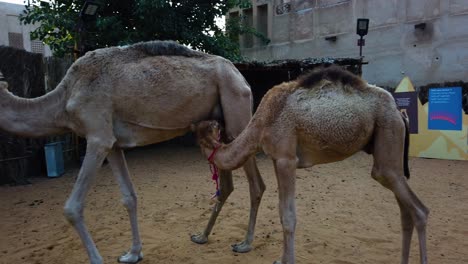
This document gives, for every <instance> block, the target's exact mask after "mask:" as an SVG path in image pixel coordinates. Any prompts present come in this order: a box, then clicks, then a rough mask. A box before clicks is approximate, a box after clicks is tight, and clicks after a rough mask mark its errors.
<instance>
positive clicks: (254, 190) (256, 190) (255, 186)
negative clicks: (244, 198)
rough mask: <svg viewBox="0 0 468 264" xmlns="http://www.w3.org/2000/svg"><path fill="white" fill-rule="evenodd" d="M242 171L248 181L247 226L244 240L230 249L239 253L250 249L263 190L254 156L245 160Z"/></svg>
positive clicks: (263, 186) (263, 185) (263, 184)
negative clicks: (248, 210)
mask: <svg viewBox="0 0 468 264" xmlns="http://www.w3.org/2000/svg"><path fill="white" fill-rule="evenodd" d="M244 171H245V174H246V175H247V179H248V181H249V192H250V215H249V226H248V229H247V234H246V235H245V240H244V241H242V242H240V243H237V244H234V245H232V250H233V251H234V252H239V253H246V252H249V251H250V250H252V242H253V239H254V232H255V224H256V222H257V213H258V208H259V207H260V202H261V200H262V196H263V192H264V191H265V183H264V182H263V179H262V177H261V175H260V172H259V171H258V168H257V163H256V161H255V157H252V158H250V159H249V160H247V162H246V163H245V164H244Z"/></svg>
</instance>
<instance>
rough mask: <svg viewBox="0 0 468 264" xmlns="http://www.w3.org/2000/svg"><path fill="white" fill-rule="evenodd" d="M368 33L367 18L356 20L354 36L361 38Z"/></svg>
mask: <svg viewBox="0 0 468 264" xmlns="http://www.w3.org/2000/svg"><path fill="white" fill-rule="evenodd" d="M368 31H369V19H368V18H358V20H357V26H356V34H358V35H359V36H361V37H364V36H365V35H367V32H368Z"/></svg>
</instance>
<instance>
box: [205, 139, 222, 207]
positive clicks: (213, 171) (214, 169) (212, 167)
mask: <svg viewBox="0 0 468 264" xmlns="http://www.w3.org/2000/svg"><path fill="white" fill-rule="evenodd" d="M220 140H221V131H219V133H218V142H219V141H220ZM220 147H221V145H218V146H216V147H215V148H214V149H213V151H212V152H211V154H210V156H209V157H208V162H209V163H210V171H211V174H212V176H211V179H212V180H213V181H215V184H216V193H215V194H214V195H213V197H211V198H212V199H213V198H216V197H219V196H220V195H221V192H220V191H219V173H218V172H219V170H218V167H216V165H215V164H214V162H213V159H214V156H215V154H216V152H217V151H218V149H219V148H220Z"/></svg>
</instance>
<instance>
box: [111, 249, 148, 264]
mask: <svg viewBox="0 0 468 264" xmlns="http://www.w3.org/2000/svg"><path fill="white" fill-rule="evenodd" d="M141 260H143V253H141V252H140V254H138V255H136V254H134V253H130V252H127V253H124V254H123V255H122V256H120V257H119V258H118V259H117V262H119V263H130V264H136V263H138V262H140V261H141Z"/></svg>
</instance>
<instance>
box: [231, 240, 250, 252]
mask: <svg viewBox="0 0 468 264" xmlns="http://www.w3.org/2000/svg"><path fill="white" fill-rule="evenodd" d="M231 247H232V251H234V252H237V253H247V252H249V251H251V250H252V246H251V245H250V244H249V243H247V242H245V241H242V242H240V243H237V244H234V245H231Z"/></svg>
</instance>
